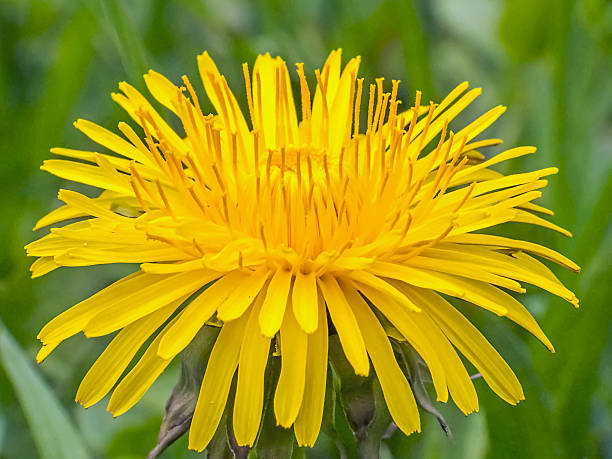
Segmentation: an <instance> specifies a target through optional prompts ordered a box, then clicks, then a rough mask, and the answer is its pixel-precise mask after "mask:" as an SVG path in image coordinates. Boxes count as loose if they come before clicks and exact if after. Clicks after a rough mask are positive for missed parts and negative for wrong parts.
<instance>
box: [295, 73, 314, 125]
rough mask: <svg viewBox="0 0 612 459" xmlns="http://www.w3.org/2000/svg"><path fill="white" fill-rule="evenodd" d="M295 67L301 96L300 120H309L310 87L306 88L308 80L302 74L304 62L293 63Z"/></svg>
mask: <svg viewBox="0 0 612 459" xmlns="http://www.w3.org/2000/svg"><path fill="white" fill-rule="evenodd" d="M295 65H296V67H297V74H298V77H299V78H300V93H301V96H302V121H305V120H309V119H310V118H311V116H312V115H311V108H310V89H309V88H308V82H307V81H306V75H304V64H303V63H299V64H295Z"/></svg>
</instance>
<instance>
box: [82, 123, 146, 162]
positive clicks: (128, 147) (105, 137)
mask: <svg viewBox="0 0 612 459" xmlns="http://www.w3.org/2000/svg"><path fill="white" fill-rule="evenodd" d="M74 127H76V128H77V129H78V130H79V131H81V132H82V133H83V134H85V135H86V136H87V137H89V138H90V139H91V140H93V141H94V142H96V143H99V144H100V145H102V146H104V147H106V148H108V149H109V150H111V151H114V152H115V153H119V154H120V155H121V156H125V157H126V158H130V159H134V160H136V161H138V162H141V163H143V164H151V162H150V161H149V158H148V157H146V156H145V155H143V153H142V152H141V151H140V150H139V149H138V148H136V147H135V146H134V145H132V144H131V143H130V142H128V141H126V140H124V139H122V138H121V137H119V136H118V135H116V134H113V133H112V132H111V131H109V130H108V129H105V128H103V127H102V126H98V125H97V124H96V123H92V122H91V121H87V120H84V119H79V120H77V121H75V122H74Z"/></svg>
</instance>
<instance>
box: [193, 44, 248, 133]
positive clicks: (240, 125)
mask: <svg viewBox="0 0 612 459" xmlns="http://www.w3.org/2000/svg"><path fill="white" fill-rule="evenodd" d="M198 69H199V71H200V77H201V78H202V82H203V83H204V89H205V90H206V95H207V96H208V98H209V99H210V102H211V103H212V105H213V106H214V107H215V110H216V111H217V114H218V115H219V117H221V118H222V119H223V121H224V123H226V126H227V127H228V128H229V131H230V132H237V133H239V134H241V135H242V136H243V139H244V140H245V141H246V138H247V133H248V128H247V124H246V121H245V120H244V116H243V115H242V112H241V111H240V107H239V106H238V102H237V101H236V98H235V97H234V94H233V93H232V92H231V91H229V90H228V91H226V90H224V87H225V86H226V84H227V83H225V79H224V78H223V77H222V75H221V74H220V73H219V70H218V69H217V66H216V65H215V63H214V61H213V60H212V59H211V57H210V56H209V54H208V52H206V51H204V53H202V54H201V55H199V56H198Z"/></svg>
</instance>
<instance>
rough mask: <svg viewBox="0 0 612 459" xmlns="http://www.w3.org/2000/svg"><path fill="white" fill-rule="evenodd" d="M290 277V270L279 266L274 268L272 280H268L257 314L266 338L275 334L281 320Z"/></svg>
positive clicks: (285, 304) (289, 285)
mask: <svg viewBox="0 0 612 459" xmlns="http://www.w3.org/2000/svg"><path fill="white" fill-rule="evenodd" d="M292 277H293V275H292V273H291V271H288V270H286V269H283V268H280V269H278V270H276V272H275V273H274V275H273V276H272V280H270V285H269V287H268V293H267V294H266V298H265V300H264V302H263V305H262V307H261V312H260V314H259V326H260V327H261V333H263V334H264V336H267V337H268V338H272V337H273V336H274V335H275V334H276V332H277V331H278V330H279V329H280V327H281V323H282V322H283V316H284V315H285V308H286V306H287V300H288V298H289V290H290V289H291V278H292Z"/></svg>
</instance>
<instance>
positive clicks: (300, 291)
mask: <svg viewBox="0 0 612 459" xmlns="http://www.w3.org/2000/svg"><path fill="white" fill-rule="evenodd" d="M318 296H319V295H318V293H317V278H316V276H315V273H314V272H310V273H308V274H304V273H302V272H301V271H300V270H298V271H297V273H296V275H295V283H294V284H293V295H292V300H291V301H292V304H293V314H294V315H295V318H296V319H297V321H298V323H299V324H300V327H302V330H304V331H305V332H306V333H313V332H314V331H315V330H316V329H317V326H318V318H319V317H318V314H317V312H318V306H317V301H318V300H317V298H318Z"/></svg>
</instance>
